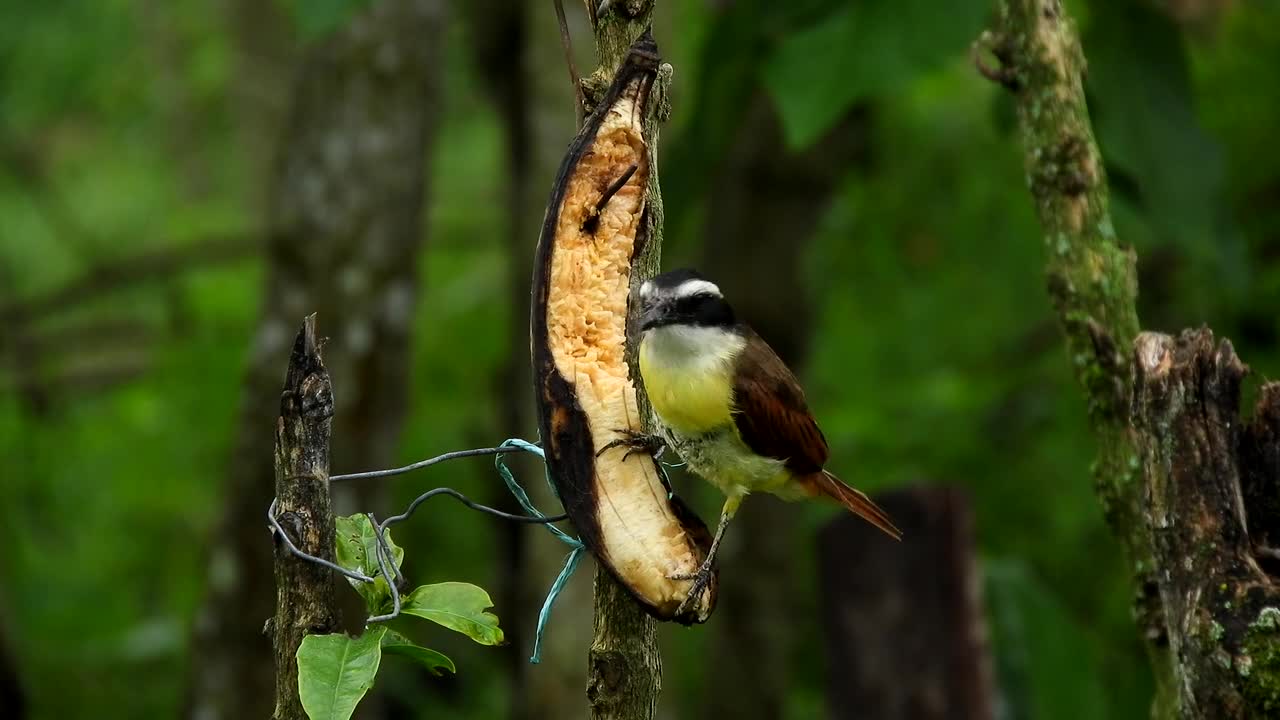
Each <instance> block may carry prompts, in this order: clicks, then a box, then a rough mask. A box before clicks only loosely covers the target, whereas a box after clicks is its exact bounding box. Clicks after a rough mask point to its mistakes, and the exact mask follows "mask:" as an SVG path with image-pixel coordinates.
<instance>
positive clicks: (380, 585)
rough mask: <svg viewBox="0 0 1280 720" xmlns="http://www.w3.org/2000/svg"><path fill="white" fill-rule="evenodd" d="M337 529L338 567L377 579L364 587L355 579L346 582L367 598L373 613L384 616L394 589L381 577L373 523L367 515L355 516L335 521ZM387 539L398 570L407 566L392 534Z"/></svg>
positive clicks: (364, 584)
mask: <svg viewBox="0 0 1280 720" xmlns="http://www.w3.org/2000/svg"><path fill="white" fill-rule="evenodd" d="M334 529H335V531H336V547H335V549H334V550H335V554H336V555H337V559H338V564H339V565H341V566H342V567H344V568H346V569H348V570H354V571H355V572H359V573H364V574H365V575H368V576H369V577H372V578H376V581H375V582H373V583H364V582H360V581H359V580H353V579H352V578H347V582H349V583H351V586H352V587H354V588H355V589H356V592H358V593H360V596H361V597H363V598H364V601H365V604H366V605H368V607H369V611H370V612H374V613H377V612H381V611H382V609H383V608H384V607H385V606H386V604H387V603H388V602H390V599H391V589H390V588H389V587H388V586H387V581H386V579H385V578H383V577H382V570H381V569H380V568H379V567H378V556H377V552H378V540H377V533H376V531H375V529H374V527H373V523H371V522H369V517H368V516H367V515H363V514H356V515H351V516H348V517H338V518H335V519H334ZM385 537H386V540H387V546H388V547H389V548H390V549H391V556H392V559H393V560H394V561H395V566H396V567H397V568H399V567H400V564H401V563H402V562H404V549H403V548H401V547H400V546H399V545H396V544H395V542H394V541H393V540H392V539H391V531H390V530H387V532H386V536H385Z"/></svg>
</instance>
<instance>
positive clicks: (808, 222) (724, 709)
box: [699, 92, 867, 720]
mask: <svg viewBox="0 0 1280 720" xmlns="http://www.w3.org/2000/svg"><path fill="white" fill-rule="evenodd" d="M745 107H746V108H747V109H746V110H745V112H744V113H743V115H744V117H743V120H742V126H741V129H740V130H739V131H738V132H737V133H736V134H735V135H734V137H733V139H732V141H731V142H730V149H729V153H728V157H727V158H726V162H724V163H722V164H721V165H722V167H721V168H720V169H719V170H717V171H716V173H715V176H714V177H713V179H712V182H711V183H710V187H711V193H710V197H709V198H708V205H707V212H706V217H707V218H708V220H707V221H706V222H705V223H704V225H703V227H702V232H701V235H702V237H704V238H705V245H704V248H703V253H702V262H701V267H702V268H703V270H705V271H706V273H707V275H708V277H710V278H712V279H713V280H714V281H715V282H716V284H717V285H719V286H720V289H721V290H722V291H724V293H725V296H726V297H728V298H731V299H732V300H733V304H734V308H735V309H736V310H737V311H738V313H739V315H740V316H741V317H743V318H746V319H749V320H750V322H751V325H752V327H754V328H755V329H756V330H757V331H758V332H759V333H760V334H761V336H762V337H764V338H765V339H766V340H768V342H769V344H770V345H771V346H772V347H773V349H774V350H775V351H777V353H778V355H779V357H781V358H782V359H783V361H784V362H786V363H787V365H788V366H789V367H792V368H797V369H798V368H800V367H801V366H802V364H803V362H804V360H805V356H806V355H807V354H808V350H809V338H810V335H811V331H812V324H813V322H812V309H811V306H810V300H811V299H812V298H810V297H809V296H808V293H807V291H806V285H805V282H804V277H803V268H802V267H801V265H802V262H803V259H804V256H805V249H806V248H807V247H808V246H809V244H810V241H811V240H812V239H813V235H814V233H815V232H816V230H817V226H818V223H819V221H820V220H821V218H822V217H823V215H824V212H825V211H826V209H827V207H828V205H829V204H830V201H831V197H832V195H833V193H834V192H835V190H836V188H837V186H838V184H839V182H840V181H841V179H842V178H843V177H845V175H846V173H847V172H848V171H849V168H850V167H851V166H855V165H857V164H859V163H860V162H861V161H862V160H863V159H864V158H865V155H866V146H867V142H866V140H867V132H866V131H867V123H866V122H865V120H866V113H865V111H864V110H865V109H864V108H861V107H859V108H857V109H856V110H855V111H854V112H852V113H850V114H849V115H848V116H847V117H846V118H844V119H843V121H842V122H841V123H839V124H838V125H837V126H836V127H835V128H834V129H833V130H832V131H831V132H830V133H828V134H827V135H826V136H825V137H823V138H822V139H820V140H819V141H818V142H816V143H814V145H813V146H812V147H811V148H809V149H808V150H806V151H805V152H803V153H795V152H792V151H790V150H788V149H787V148H786V146H785V140H784V138H783V135H782V127H781V123H780V119H779V117H778V114H777V111H776V110H775V109H774V108H773V106H772V104H771V103H770V102H769V100H768V98H766V97H765V95H764V93H763V92H757V93H755V94H754V95H753V96H752V97H750V98H749V99H748V100H747V102H746V103H745ZM699 482H700V481H699ZM800 511H801V508H800V507H799V506H797V505H793V504H791V503H783V502H777V501H774V500H771V499H763V498H762V499H759V500H753V501H752V502H748V503H746V504H745V505H744V506H743V508H742V509H741V510H740V511H739V513H738V515H737V516H736V517H735V518H734V521H733V525H732V527H731V529H730V531H729V533H728V534H727V535H726V537H725V544H724V546H723V548H722V549H721V551H720V559H721V567H723V568H728V570H727V571H725V572H722V573H721V575H720V590H719V594H720V600H719V601H718V603H717V605H718V607H717V610H716V613H717V616H718V617H717V620H716V622H715V623H713V624H712V625H711V627H710V628H709V629H708V630H709V632H710V633H711V636H712V637H711V663H710V667H714V668H716V670H715V672H711V673H708V675H707V681H706V690H705V705H704V708H703V714H704V715H705V716H706V717H732V718H739V719H740V720H751V719H752V718H759V719H760V720H765V719H771V718H777V717H782V716H783V715H784V714H785V703H786V700H787V688H788V685H789V675H790V668H791V667H792V665H793V663H792V658H791V650H792V648H793V646H794V644H795V643H794V642H793V641H792V633H791V632H790V631H789V630H788V621H787V619H788V618H790V617H793V616H794V615H795V613H796V612H797V608H796V607H795V603H794V598H795V593H794V592H793V590H792V588H793V587H794V585H795V581H796V574H795V565H796V564H795V557H796V553H797V552H798V548H797V544H796V530H797V527H798V523H797V517H798V515H799V513H800ZM734 568H736V569H737V570H736V571H734Z"/></svg>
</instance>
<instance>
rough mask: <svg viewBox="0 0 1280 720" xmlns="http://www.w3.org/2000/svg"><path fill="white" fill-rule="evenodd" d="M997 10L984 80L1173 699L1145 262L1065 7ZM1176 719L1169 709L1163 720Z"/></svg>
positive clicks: (1028, 1) (1020, 2)
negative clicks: (1143, 331) (1110, 192)
mask: <svg viewBox="0 0 1280 720" xmlns="http://www.w3.org/2000/svg"><path fill="white" fill-rule="evenodd" d="M997 8H998V11H999V19H998V23H997V27H996V28H995V30H993V31H990V32H987V33H984V34H983V37H982V38H981V39H980V40H979V45H980V46H983V47H982V49H984V50H988V51H990V53H991V54H992V56H994V57H995V59H996V60H997V61H999V62H1000V63H1002V65H1001V67H998V68H991V67H987V66H986V65H985V64H984V65H983V66H982V72H983V74H984V75H985V76H987V77H992V78H995V79H996V80H997V81H998V82H1000V83H1001V84H1002V85H1003V86H1004V87H1006V88H1009V89H1010V90H1011V91H1012V92H1013V94H1014V100H1015V104H1016V106H1017V114H1018V125H1019V129H1020V131H1021V135H1022V140H1023V151H1024V154H1025V166H1026V173H1027V184H1028V187H1029V188H1030V189H1031V193H1032V197H1033V199H1034V201H1035V206H1036V212H1037V214H1038V215H1039V218H1040V223H1041V225H1042V226H1043V227H1044V243H1045V257H1046V260H1045V266H1046V275H1047V283H1048V289H1049V295H1050V298H1051V299H1052V301H1053V305H1054V308H1055V310H1056V311H1057V316H1058V319H1059V321H1060V323H1061V324H1062V327H1063V330H1064V331H1065V333H1066V338H1067V346H1068V350H1069V352H1070V357H1071V360H1072V365H1073V367H1074V368H1075V374H1076V378H1077V380H1078V381H1079V382H1080V384H1081V385H1082V386H1083V388H1084V391H1085V396H1086V399H1087V401H1088V408H1089V417H1090V421H1091V424H1092V426H1093V431H1094V437H1095V438H1096V439H1097V442H1098V458H1097V462H1095V463H1094V470H1093V475H1094V483H1095V487H1096V489H1097V492H1098V496H1099V499H1100V500H1101V501H1102V506H1103V511H1104V513H1105V515H1106V519H1107V523H1108V525H1109V526H1110V528H1111V531H1112V533H1113V534H1115V536H1116V537H1117V538H1119V539H1120V541H1121V543H1122V544H1123V545H1124V547H1125V550H1126V552H1127V555H1128V558H1129V561H1130V563H1131V564H1132V567H1133V575H1134V579H1135V586H1136V589H1137V595H1136V600H1135V603H1136V614H1137V616H1138V623H1139V625H1140V628H1141V630H1142V632H1143V635H1144V637H1145V640H1146V645H1147V650H1148V654H1149V656H1150V658H1151V662H1152V667H1153V669H1154V672H1155V676H1156V682H1157V686H1158V687H1159V690H1158V692H1157V698H1168V697H1170V696H1171V693H1172V690H1173V675H1172V673H1173V669H1172V665H1173V658H1172V657H1171V656H1170V654H1169V647H1168V638H1167V637H1166V631H1165V621H1164V617H1163V614H1162V610H1161V604H1160V599H1159V596H1158V591H1157V585H1156V581H1155V574H1154V568H1155V564H1154V562H1153V556H1152V549H1151V546H1150V541H1149V539H1148V537H1147V533H1146V529H1145V527H1144V523H1143V520H1142V512H1141V507H1142V485H1141V482H1140V476H1139V474H1138V468H1139V466H1140V460H1139V456H1138V448H1137V445H1136V438H1135V436H1134V433H1133V430H1132V428H1131V426H1130V422H1129V397H1130V391H1131V388H1132V384H1133V379H1132V368H1131V365H1130V363H1129V361H1128V358H1129V357H1130V352H1131V348H1132V342H1133V338H1134V337H1135V336H1136V335H1137V333H1138V315H1137V306H1136V299H1137V274H1136V270H1135V264H1136V259H1135V256H1134V253H1133V250H1132V249H1131V248H1129V247H1127V246H1124V245H1122V244H1121V243H1120V242H1119V240H1118V239H1117V238H1116V234H1115V231H1114V229H1113V227H1112V224H1111V217H1110V214H1109V211H1108V207H1107V202H1108V200H1107V184H1106V176H1105V173H1104V170H1103V164H1102V158H1101V154H1100V153H1099V151H1098V147H1097V144H1096V143H1095V142H1094V138H1093V129H1092V127H1091V125H1090V121H1089V109H1088V107H1087V105H1086V103H1085V95H1084V87H1083V81H1082V75H1083V71H1084V67H1085V61H1084V54H1083V51H1082V50H1081V48H1080V40H1079V36H1078V34H1077V32H1076V28H1075V23H1074V22H1073V21H1072V20H1071V18H1070V17H1068V16H1067V14H1066V11H1065V9H1064V8H1063V7H1062V4H1061V2H1060V0H1000V1H999V2H998V3H997ZM975 56H977V54H976V53H975ZM1157 704H1158V705H1159V704H1160V703H1159V701H1158V703H1157ZM1169 714H1170V708H1168V707H1158V708H1157V711H1156V713H1155V715H1156V716H1157V717H1167V716H1168V715H1169Z"/></svg>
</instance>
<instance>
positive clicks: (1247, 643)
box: [1133, 329, 1280, 720]
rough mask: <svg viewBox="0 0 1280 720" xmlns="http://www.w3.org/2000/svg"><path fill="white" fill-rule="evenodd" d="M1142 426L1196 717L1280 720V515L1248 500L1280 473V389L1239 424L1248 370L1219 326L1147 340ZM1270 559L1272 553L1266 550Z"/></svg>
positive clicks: (1151, 499) (1148, 523)
mask: <svg viewBox="0 0 1280 720" xmlns="http://www.w3.org/2000/svg"><path fill="white" fill-rule="evenodd" d="M1134 361H1135V364H1136V368H1137V384H1136V387H1135V389H1134V401H1133V417H1134V424H1135V426H1136V428H1137V429H1138V431H1139V437H1140V443H1139V444H1140V445H1141V447H1142V450H1143V452H1142V455H1143V469H1144V475H1145V477H1146V494H1145V505H1144V511H1143V516H1144V529H1145V530H1146V531H1147V532H1149V533H1150V537H1151V539H1152V547H1153V549H1154V555H1155V562H1156V567H1157V568H1159V573H1158V574H1157V581H1158V584H1159V588H1160V598H1161V600H1162V603H1163V606H1164V614H1165V618H1166V622H1167V627H1168V634H1169V645H1170V650H1171V652H1172V654H1173V656H1174V657H1176V658H1177V662H1176V663H1175V665H1174V673H1175V677H1176V679H1177V689H1178V705H1179V708H1180V711H1181V713H1180V714H1181V716H1182V717H1184V718H1197V719H1200V718H1204V719H1205V720H1208V719H1209V718H1214V719H1215V720H1216V719H1226V718H1261V717H1278V716H1280V624H1277V623H1276V620H1277V619H1280V576H1277V575H1275V574H1272V573H1275V572H1276V571H1277V569H1280V563H1277V562H1276V558H1275V557H1274V551H1269V550H1267V549H1266V548H1265V547H1264V546H1261V545H1259V543H1258V542H1257V540H1258V539H1259V538H1264V537H1268V536H1273V535H1274V534H1276V533H1277V531H1280V514H1277V513H1275V512H1274V507H1273V506H1272V505H1270V504H1267V503H1253V502H1247V499H1248V498H1249V493H1248V491H1247V490H1246V489H1245V488H1246V487H1248V486H1247V485H1246V484H1245V480H1246V479H1248V478H1269V482H1270V483H1271V487H1270V491H1271V492H1270V493H1269V494H1270V495H1272V497H1274V494H1275V490H1276V485H1275V483H1276V477H1277V474H1276V470H1277V469H1278V468H1280V464H1278V463H1277V460H1280V446H1278V445H1277V444H1276V443H1275V438H1276V437H1277V436H1278V435H1280V384H1277V383H1270V384H1268V385H1266V386H1264V388H1263V391H1262V393H1261V396H1260V398H1259V400H1258V405H1257V407H1256V408H1255V410H1254V414H1253V419H1252V420H1250V421H1249V422H1247V423H1246V422H1242V421H1240V419H1239V410H1238V408H1239V402H1240V383H1241V381H1242V380H1243V379H1244V377H1245V375H1246V374H1247V373H1248V368H1247V367H1245V365H1244V363H1242V362H1240V359H1239V358H1238V357H1236V354H1235V351H1234V350H1233V349H1232V347H1231V343H1230V342H1228V341H1226V340H1224V341H1222V342H1221V343H1215V341H1214V337H1213V333H1212V332H1210V331H1209V330H1208V329H1200V330H1188V331H1184V332H1183V333H1182V335H1181V336H1179V337H1177V338H1173V337H1170V336H1168V335H1160V334H1157V333H1142V334H1141V335H1139V336H1138V339H1137V342H1136V343H1135V348H1134ZM1259 550H1262V552H1258V551H1259Z"/></svg>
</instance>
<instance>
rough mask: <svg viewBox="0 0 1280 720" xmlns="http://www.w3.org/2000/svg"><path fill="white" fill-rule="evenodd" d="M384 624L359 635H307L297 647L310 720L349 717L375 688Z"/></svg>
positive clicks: (300, 687) (300, 680)
mask: <svg viewBox="0 0 1280 720" xmlns="http://www.w3.org/2000/svg"><path fill="white" fill-rule="evenodd" d="M386 631H387V629H386V628H384V627H373V628H369V629H368V630H366V631H365V632H364V634H363V635H361V636H360V637H358V638H352V637H350V636H348V635H344V634H342V633H337V634H334V635H307V636H306V637H304V638H302V646H301V647H299V648H298V695H299V697H300V698H301V699H302V708H303V709H304V710H306V711H307V717H309V718H311V720H347V718H349V717H351V713H352V712H354V711H355V709H356V705H357V704H359V702H360V698H363V697H364V694H365V693H366V692H368V691H369V688H371V687H373V679H374V677H375V676H376V675H377V674H378V665H379V663H380V662H381V660H382V636H383V635H384V634H385V633H386Z"/></svg>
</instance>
